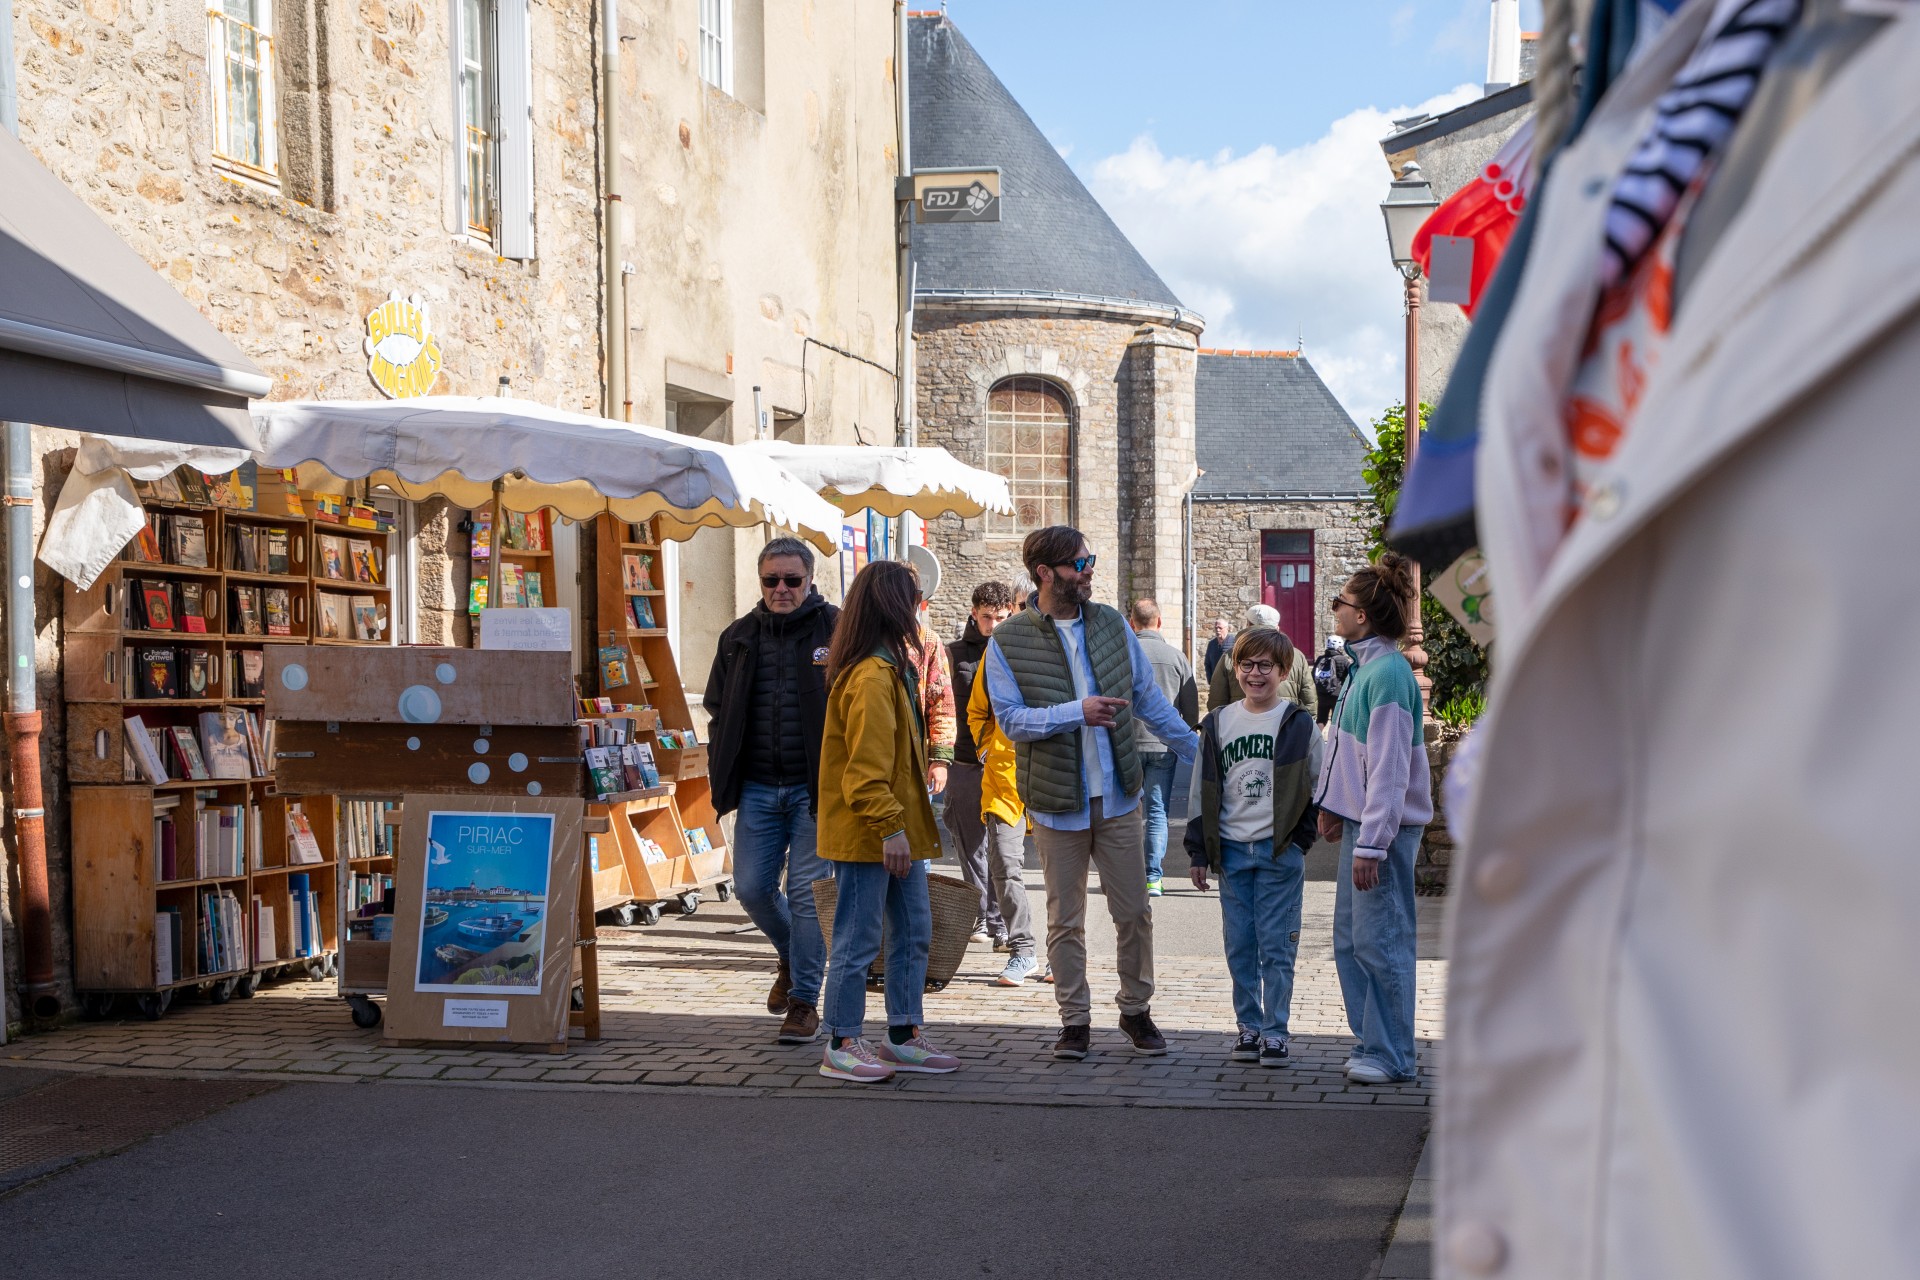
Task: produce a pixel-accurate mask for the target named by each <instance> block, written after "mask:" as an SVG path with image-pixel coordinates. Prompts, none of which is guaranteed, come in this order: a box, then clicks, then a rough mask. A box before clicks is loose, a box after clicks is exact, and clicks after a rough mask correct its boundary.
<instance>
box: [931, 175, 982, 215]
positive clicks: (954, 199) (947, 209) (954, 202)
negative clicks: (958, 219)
mask: <svg viewBox="0 0 1920 1280" xmlns="http://www.w3.org/2000/svg"><path fill="white" fill-rule="evenodd" d="M993 199H994V196H993V192H991V191H989V190H987V189H986V187H985V186H983V185H982V184H980V183H978V182H976V183H974V184H973V185H972V186H969V187H935V188H933V189H932V190H931V191H929V192H927V193H926V195H925V196H923V197H921V200H920V205H921V207H922V208H924V209H925V210H926V211H927V212H928V213H946V214H955V213H961V212H965V213H969V214H971V215H973V216H974V217H976V218H977V217H979V216H980V215H981V214H983V213H985V212H986V211H987V206H988V205H989V204H991V203H992V202H993Z"/></svg>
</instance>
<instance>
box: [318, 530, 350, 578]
mask: <svg viewBox="0 0 1920 1280" xmlns="http://www.w3.org/2000/svg"><path fill="white" fill-rule="evenodd" d="M314 541H315V542H316V543H318V544H319V547H320V576H321V577H323V578H335V579H341V580H344V579H345V578H346V576H347V540H346V539H345V538H341V537H337V536H336V535H334V534H331V533H320V534H315V535H314Z"/></svg>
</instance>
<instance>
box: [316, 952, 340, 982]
mask: <svg viewBox="0 0 1920 1280" xmlns="http://www.w3.org/2000/svg"><path fill="white" fill-rule="evenodd" d="M320 972H321V974H322V975H323V976H325V977H328V978H337V977H339V976H340V957H339V956H338V955H337V954H335V953H334V952H332V951H329V952H327V955H326V959H325V960H324V961H323V962H322V963H321V966H320Z"/></svg>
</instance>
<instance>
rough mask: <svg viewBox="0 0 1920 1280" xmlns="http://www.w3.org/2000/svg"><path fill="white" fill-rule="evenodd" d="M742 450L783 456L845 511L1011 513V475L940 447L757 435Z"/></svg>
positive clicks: (781, 461) (804, 479)
mask: <svg viewBox="0 0 1920 1280" xmlns="http://www.w3.org/2000/svg"><path fill="white" fill-rule="evenodd" d="M739 447H740V448H741V449H742V450H744V451H746V452H750V453H753V454H757V455H758V456H760V457H763V458H767V459H770V460H771V461H773V462H777V463H779V464H780V466H782V467H784V468H785V469H786V470H788V471H790V472H792V473H793V474H794V475H795V476H797V477H799V479H800V480H801V481H802V482H803V483H805V484H806V485H808V486H809V487H811V488H812V489H813V490H814V491H815V492H817V493H821V494H824V495H826V497H827V500H828V501H830V502H832V503H834V504H835V505H836V506H838V507H839V508H840V509H841V510H843V511H848V512H853V511H862V510H867V509H872V510H874V511H877V512H879V513H880V514H881V515H883V516H898V515H901V514H904V513H905V512H909V511H911V512H912V513H913V514H915V515H917V516H920V517H921V518H922V519H928V518H931V517H934V516H940V515H947V514H952V515H957V516H963V517H972V516H977V515H981V514H983V513H985V512H988V511H996V512H1000V513H1001V514H1003V515H1010V514H1012V512H1013V495H1012V493H1011V492H1010V491H1009V489H1008V486H1007V481H1006V477H1004V476H1000V475H996V474H994V473H993V472H991V471H982V470H981V469H980V468H978V467H970V466H968V465H967V464H966V463H964V462H961V461H960V460H959V459H958V458H956V457H954V456H953V455H952V454H950V453H948V452H947V451H946V450H945V449H941V448H938V447H929V448H916V449H907V448H886V447H881V446H877V445H823V444H791V443H788V442H786V441H784V440H756V441H754V442H752V443H750V444H743V445H741V446H739Z"/></svg>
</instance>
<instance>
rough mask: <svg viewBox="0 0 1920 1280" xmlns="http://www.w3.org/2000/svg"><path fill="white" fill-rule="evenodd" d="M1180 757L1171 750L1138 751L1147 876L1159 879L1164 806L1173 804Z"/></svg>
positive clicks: (1163, 850)
mask: <svg viewBox="0 0 1920 1280" xmlns="http://www.w3.org/2000/svg"><path fill="white" fill-rule="evenodd" d="M1179 764H1180V757H1179V756H1176V755H1175V754H1173V752H1171V751H1143V752H1141V753H1140V776H1141V777H1142V778H1143V779H1145V781H1146V791H1147V794H1146V802H1147V879H1149V880H1158V879H1160V871H1161V868H1162V867H1163V866H1165V864H1166V860H1167V806H1168V805H1170V804H1171V803H1173V771H1174V769H1175V768H1177V767H1178V766H1179Z"/></svg>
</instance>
